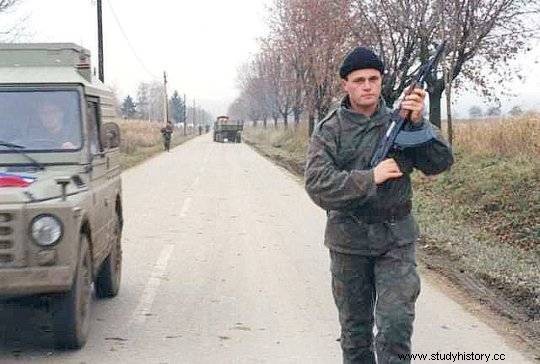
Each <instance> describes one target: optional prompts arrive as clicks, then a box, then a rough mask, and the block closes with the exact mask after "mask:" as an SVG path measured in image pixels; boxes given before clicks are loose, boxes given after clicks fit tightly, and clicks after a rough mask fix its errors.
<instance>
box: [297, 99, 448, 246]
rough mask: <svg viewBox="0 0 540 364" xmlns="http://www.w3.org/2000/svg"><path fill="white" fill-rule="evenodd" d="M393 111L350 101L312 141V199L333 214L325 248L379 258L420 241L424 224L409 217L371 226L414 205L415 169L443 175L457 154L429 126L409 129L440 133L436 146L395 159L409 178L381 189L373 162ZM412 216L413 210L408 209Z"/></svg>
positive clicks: (308, 172)
mask: <svg viewBox="0 0 540 364" xmlns="http://www.w3.org/2000/svg"><path fill="white" fill-rule="evenodd" d="M390 114H391V110H390V109H388V108H387V107H386V105H385V103H384V100H382V99H381V100H380V102H379V107H378V109H377V111H376V112H375V114H374V115H372V116H371V117H366V116H364V115H362V114H359V113H356V112H354V111H352V110H351V109H350V107H349V101H348V98H347V97H346V98H344V99H343V101H342V103H341V105H340V106H339V107H338V108H337V109H335V110H333V111H332V112H330V113H329V115H328V116H327V117H326V118H325V119H323V120H322V121H321V122H319V123H318V124H317V126H316V127H315V130H314V132H313V136H312V138H311V141H310V145H309V150H308V157H307V164H306V171H305V187H306V191H307V192H308V194H309V196H310V197H311V199H312V200H313V201H314V202H315V203H316V204H317V205H318V206H320V207H322V208H323V209H325V210H326V211H327V216H328V218H327V224H326V232H325V245H326V246H327V247H328V248H330V249H331V250H334V251H337V252H340V253H345V254H361V255H373V256H374V255H379V254H383V253H384V252H386V251H388V250H389V249H391V248H393V247H395V246H396V245H404V244H407V243H411V242H413V241H415V240H416V239H417V238H418V234H419V231H418V225H417V224H416V221H415V220H414V217H413V216H412V214H410V213H408V212H406V213H405V214H404V215H403V216H400V217H399V218H398V219H393V218H388V219H383V220H382V221H377V222H373V221H369V219H367V218H366V217H370V216H385V215H386V214H387V212H388V211H392V210H393V209H397V208H398V207H403V206H409V208H410V204H411V199H412V188H411V179H410V174H411V172H412V171H413V168H416V169H418V170H420V171H422V172H423V173H424V174H426V175H434V174H438V173H440V172H442V171H444V170H446V169H448V168H449V167H450V166H451V165H452V163H453V156H452V150H451V148H450V146H449V145H448V144H447V142H446V141H445V140H444V139H443V138H442V136H441V134H440V132H439V130H438V129H436V128H435V127H434V126H432V125H431V124H430V123H429V122H427V121H424V122H423V123H421V124H420V125H416V126H414V127H413V126H412V125H411V124H409V123H408V124H407V126H406V127H407V128H408V129H409V130H412V129H416V128H434V129H435V132H436V135H437V138H436V139H435V140H433V141H432V142H430V143H428V144H426V145H423V146H419V147H415V148H410V149H405V150H403V151H400V152H398V153H397V154H395V155H392V157H393V158H394V159H396V161H397V163H398V164H399V166H400V169H401V171H402V172H403V176H402V177H400V178H397V179H392V180H389V181H387V182H385V183H383V184H382V185H379V186H377V185H376V184H375V182H374V177H373V170H372V169H370V168H369V167H368V166H369V162H370V159H371V156H372V155H373V153H374V152H375V149H376V147H377V144H378V142H379V140H380V138H381V136H382V134H383V133H384V132H385V131H386V129H387V127H388V124H389V121H390ZM406 211H408V209H407V210H406Z"/></svg>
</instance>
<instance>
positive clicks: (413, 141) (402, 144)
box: [370, 41, 446, 168]
mask: <svg viewBox="0 0 540 364" xmlns="http://www.w3.org/2000/svg"><path fill="white" fill-rule="evenodd" d="M445 45H446V41H444V42H442V43H441V45H439V46H438V47H437V50H436V52H435V55H434V56H433V58H431V59H430V60H429V61H428V62H427V63H425V64H423V65H422V66H421V67H420V70H419V72H418V74H417V75H416V77H415V78H414V80H413V82H412V83H411V85H410V87H409V89H408V91H407V92H406V93H405V96H408V95H410V94H411V93H412V92H413V90H414V88H415V87H417V86H418V85H420V86H422V85H423V83H424V82H425V80H426V77H427V76H428V75H429V74H430V73H431V72H433V70H434V69H435V68H436V67H437V63H438V62H439V59H440V58H441V55H442V53H443V51H444V47H445ZM410 116H411V112H410V111H408V112H407V113H406V115H405V116H403V115H402V114H401V110H400V108H399V107H398V108H397V109H395V110H394V112H393V113H392V116H391V119H390V126H389V127H388V130H387V131H386V133H384V135H383V136H382V138H381V140H380V142H379V145H378V146H377V149H376V150H375V153H374V154H373V157H372V158H371V162H370V167H371V168H373V167H375V166H376V165H377V164H379V163H380V162H382V161H383V160H384V159H385V158H386V157H387V156H388V153H390V152H391V151H393V150H402V149H405V148H411V147H417V146H420V145H423V144H426V143H428V142H429V141H431V140H432V139H434V138H435V134H434V133H433V130H432V129H431V128H425V129H421V130H416V131H406V130H403V127H404V125H405V123H406V122H407V121H409V118H410Z"/></svg>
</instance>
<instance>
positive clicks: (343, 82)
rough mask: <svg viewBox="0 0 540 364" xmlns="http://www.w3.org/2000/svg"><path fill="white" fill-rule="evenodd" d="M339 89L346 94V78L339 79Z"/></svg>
mask: <svg viewBox="0 0 540 364" xmlns="http://www.w3.org/2000/svg"><path fill="white" fill-rule="evenodd" d="M341 88H342V89H343V91H345V92H347V93H348V91H347V79H346V78H342V79H341Z"/></svg>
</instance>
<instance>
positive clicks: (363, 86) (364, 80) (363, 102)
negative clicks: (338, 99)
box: [342, 68, 382, 108]
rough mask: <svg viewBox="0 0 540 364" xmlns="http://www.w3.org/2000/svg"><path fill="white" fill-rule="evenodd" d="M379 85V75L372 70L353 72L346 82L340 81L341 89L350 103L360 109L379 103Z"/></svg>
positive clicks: (380, 83) (380, 82) (380, 78)
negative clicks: (347, 96)
mask: <svg viewBox="0 0 540 364" xmlns="http://www.w3.org/2000/svg"><path fill="white" fill-rule="evenodd" d="M381 85H382V77H381V73H380V72H379V71H378V70H376V69H373V68H367V69H362V70H356V71H353V72H351V73H349V75H348V76H347V79H346V80H342V86H343V89H344V90H345V92H346V93H347V94H348V95H349V98H350V99H351V103H353V104H354V105H355V106H359V107H362V108H369V107H372V106H373V105H377V104H378V103H379V97H380V96H381Z"/></svg>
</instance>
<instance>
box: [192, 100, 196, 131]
mask: <svg viewBox="0 0 540 364" xmlns="http://www.w3.org/2000/svg"><path fill="white" fill-rule="evenodd" d="M195 110H196V109H195V99H193V132H195V123H196V122H197V113H196V111H195Z"/></svg>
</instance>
